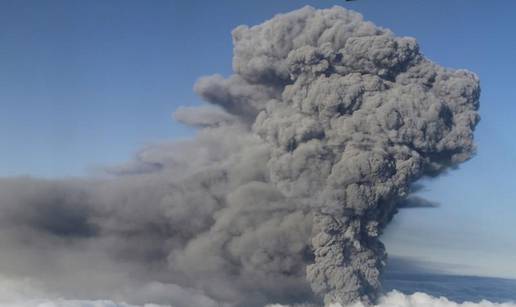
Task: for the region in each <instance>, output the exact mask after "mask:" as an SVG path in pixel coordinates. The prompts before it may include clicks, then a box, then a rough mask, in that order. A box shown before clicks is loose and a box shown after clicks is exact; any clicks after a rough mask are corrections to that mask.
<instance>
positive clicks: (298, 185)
mask: <svg viewBox="0 0 516 307" xmlns="http://www.w3.org/2000/svg"><path fill="white" fill-rule="evenodd" d="M233 41H234V57H233V68H234V74H233V75H231V76H229V77H227V78H225V77H222V76H220V75H214V76H208V77H204V78H201V79H200V80H199V81H198V83H197V84H196V85H195V90H196V92H197V93H199V95H200V96H201V97H203V98H204V99H205V100H206V101H208V102H209V103H211V105H210V106H203V107H199V108H181V109H180V110H178V112H177V113H176V118H177V119H178V120H179V121H182V122H184V123H185V124H188V125H192V126H195V127H199V128H200V131H199V134H198V136H197V137H196V138H195V139H193V140H189V141H182V142H177V143H167V144H160V145H154V146H150V147H147V148H144V149H143V150H142V151H141V152H140V153H139V154H138V155H137V157H136V158H135V159H134V161H130V162H128V163H126V164H124V165H119V166H116V167H111V168H109V170H108V171H109V172H110V173H111V174H112V175H113V178H112V179H108V180H77V181H73V182H62V181H52V182H48V181H44V182H41V181H38V180H35V179H27V178H25V179H24V178H21V179H16V180H13V179H6V180H4V181H3V182H1V183H0V197H1V198H0V199H2V204H1V208H0V210H1V212H0V213H1V216H3V217H6V216H7V217H9V218H4V219H1V220H0V222H1V223H0V227H3V228H7V227H8V228H9V232H4V233H3V234H1V235H0V247H1V248H0V267H1V266H2V261H4V264H5V261H7V260H6V259H13V258H15V257H16V256H17V252H16V251H18V250H22V251H27V250H29V251H30V250H31V248H32V249H36V248H37V246H45V247H48V246H50V247H52V248H49V249H48V250H47V252H46V253H44V254H42V255H40V256H39V257H38V259H37V261H36V260H34V259H32V258H31V256H25V257H24V258H27V259H26V260H25V262H26V263H30V264H33V265H34V266H37V265H38V264H41V263H45V261H51V259H55V257H56V255H57V256H59V257H64V258H66V259H67V261H68V262H67V263H66V265H63V266H60V265H59V263H58V264H55V263H54V265H55V266H56V268H55V270H54V272H53V273H54V275H53V279H52V280H53V283H55V285H54V287H53V290H54V291H57V290H56V289H61V291H62V289H64V288H67V287H69V284H70V283H67V282H66V281H67V280H69V278H71V277H70V276H69V275H73V274H71V273H69V272H68V271H67V268H70V267H71V263H72V264H73V263H76V266H77V268H78V269H77V270H80V269H81V268H82V269H84V267H87V266H84V265H80V263H81V261H83V260H81V259H82V257H73V256H70V255H75V254H74V253H77V251H78V250H80V251H81V255H83V254H85V253H86V254H88V253H91V254H92V255H94V257H96V258H95V259H107V260H103V261H105V262H106V263H107V264H106V265H107V267H109V268H110V270H111V271H113V273H112V274H111V275H109V278H108V277H104V278H102V282H104V283H106V284H105V285H103V286H102V287H99V286H98V283H94V282H91V284H90V285H84V284H82V285H81V291H82V292H81V293H85V294H84V295H93V293H95V295H103V293H104V294H105V296H104V297H105V298H109V295H111V294H112V293H126V294H119V296H118V297H121V298H123V299H124V300H125V301H127V302H136V303H138V299H134V297H131V293H134V291H133V292H132V291H129V290H127V288H128V287H129V288H130V287H135V288H138V287H140V286H139V285H142V284H145V283H149V282H159V283H163V284H170V285H174V287H183V288H184V289H187V290H185V291H189V293H190V292H192V291H193V292H195V293H198V294H202V295H205V296H207V297H209V298H210V300H211V299H213V300H215V301H217V302H221V303H225V304H227V305H228V306H263V305H264V304H267V303H273V302H279V303H286V304H292V303H303V302H313V303H317V302H318V300H319V299H318V298H323V299H324V302H325V303H326V304H334V303H335V304H341V305H347V304H349V303H353V302H356V301H361V302H363V303H373V302H374V301H375V300H376V299H377V297H378V294H379V291H380V287H381V285H380V281H379V280H380V279H379V278H380V275H381V272H382V268H383V267H384V266H385V261H386V252H385V248H384V246H383V244H382V243H381V242H380V241H379V239H378V237H379V235H380V234H381V232H382V229H383V228H384V227H385V226H386V224H387V223H388V222H389V220H390V219H391V218H392V216H393V215H394V213H395V211H396V207H397V204H399V203H400V202H402V201H403V199H405V198H406V197H407V195H408V193H409V190H410V185H411V184H412V183H413V182H414V181H416V180H417V179H419V178H421V177H422V176H436V175H438V174H440V173H441V172H443V171H445V170H446V169H447V168H450V167H453V166H456V165H458V164H459V163H461V162H463V161H465V160H467V159H469V158H470V157H471V155H472V154H473V152H474V144H473V129H474V127H475V125H476V124H477V122H478V120H479V116H478V114H477V109H478V104H479V95H480V89H479V81H478V78H477V77H476V76H475V75H474V74H473V73H470V72H468V71H465V70H450V69H445V68H442V67H440V66H438V65H436V64H435V63H432V62H431V61H430V60H428V59H426V58H425V57H424V56H422V55H421V53H420V51H419V47H418V45H417V43H416V41H415V40H414V39H413V38H407V37H396V36H394V35H393V34H392V33H391V32H390V31H389V30H386V29H382V28H379V27H376V26H375V25H374V24H372V23H370V22H366V21H363V20H362V17H361V15H359V14H357V13H355V12H351V11H347V10H345V9H343V8H340V7H334V8H331V9H325V10H316V9H313V8H311V7H305V8H302V9H300V10H297V11H294V12H291V13H288V14H284V15H277V16H276V17H274V18H273V19H271V20H269V21H266V22H265V23H263V24H261V25H258V26H254V27H248V26H240V27H237V28H236V29H235V30H234V31H233ZM2 186H3V188H2ZM56 212H57V213H58V215H57V217H61V219H58V218H56ZM4 213H5V214H4ZM67 217H69V218H71V219H73V221H75V222H73V223H67V222H63V221H62V219H66V218H67ZM72 224H73V225H79V226H80V227H79V228H77V227H72V226H73V225H72ZM27 237H30V238H31V240H32V241H31V240H28V241H27V240H24V239H26V238H27ZM35 241H37V244H36V243H34V242H35ZM6 242H8V243H6ZM22 242H23V243H22ZM27 242H28V243H27ZM6 249H7V250H6ZM1 250H3V253H4V256H2V251H1ZM11 250H13V251H12V252H11ZM6 255H7V256H6ZM9 257H11V258H9ZM45 257H46V258H45ZM24 258H21V259H24ZM47 258H48V259H47ZM21 259H20V258H18V260H17V263H19V262H22V260H21ZM88 259H91V257H90V258H88ZM120 259H124V261H123V262H119V260H120ZM26 263H25V265H26ZM36 263H37V264H36ZM99 263H102V261H101V260H99V262H95V264H96V265H97V266H98V267H99V271H100V272H103V274H107V273H106V272H105V270H102V265H100V264H99ZM120 263H123V266H122V264H120ZM108 264H109V265H108ZM20 267H21V265H20ZM9 270H10V271H12V272H11V273H12V274H19V275H23V274H22V273H23V272H25V271H24V270H23V269H21V268H20V269H16V267H15V266H10V267H9ZM84 270H86V269H84ZM117 270H118V271H117ZM36 271H38V272H40V271H41V273H40V274H39V275H38V277H39V278H42V279H44V278H45V277H48V276H47V275H45V271H44V270H36ZM56 272H61V273H62V275H63V276H65V277H63V278H62V279H59V278H57V277H56ZM120 272H124V274H120ZM120 276H123V277H120ZM128 280H129V281H128ZM63 285H67V286H66V287H64V286H63ZM121 285H123V287H125V288H124V289H126V290H125V292H120V291H119V292H117V291H118V290H117V289H118V288H117V287H121ZM67 289H68V288H67ZM102 289H105V290H104V291H105V292H102ZM69 291H70V293H76V292H77V291H76V289H75V290H74V289H71V290H69ZM74 291H75V292H74ZM127 293H129V294H127ZM312 293H313V294H312ZM106 295H108V296H106ZM160 297H162V298H163V299H162V300H161V301H159V300H154V301H152V300H151V299H152V298H149V296H147V297H146V298H145V300H146V302H154V303H167V302H166V298H164V297H166V295H164V294H160ZM183 302H186V301H183ZM177 304H179V305H178V306H183V305H181V304H183V303H176V305H177ZM187 305H188V303H184V306H187Z"/></svg>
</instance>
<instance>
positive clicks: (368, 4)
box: [0, 0, 516, 277]
mask: <svg viewBox="0 0 516 307" xmlns="http://www.w3.org/2000/svg"><path fill="white" fill-rule="evenodd" d="M306 4H309V5H312V6H315V7H321V8H322V7H329V6H332V5H335V4H339V5H343V6H345V7H348V8H351V9H354V10H356V11H359V12H361V13H362V14H363V15H364V16H365V18H366V19H368V20H372V21H373V22H375V23H376V24H377V25H380V26H384V27H387V28H390V29H392V30H393V31H394V32H395V33H396V34H398V35H408V36H414V37H416V38H417V40H418V42H419V43H420V46H421V49H422V50H423V52H424V53H425V54H426V55H427V56H428V57H429V58H431V59H432V60H434V61H435V62H438V63H439V64H442V65H444V66H451V67H457V68H467V69H469V70H472V71H474V72H476V73H477V74H479V76H480V78H481V84H482V97H481V104H482V106H481V115H482V121H481V123H480V125H479V127H478V130H477V134H476V137H477V143H478V146H479V148H478V155H477V156H476V157H475V158H474V159H473V160H471V161H470V162H468V163H466V164H464V165H463V166H462V167H461V168H460V169H459V170H457V171H453V172H451V173H450V174H449V175H446V176H443V177H440V178H438V179H436V180H435V179H434V180H431V181H426V182H425V186H426V190H425V191H424V192H422V193H421V194H422V195H423V196H425V197H427V198H428V199H431V200H434V201H438V202H440V203H441V206H440V207H439V208H437V209H411V210H409V209H407V210H404V211H403V212H401V213H400V214H399V215H398V216H397V218H396V219H395V221H394V223H393V225H392V226H391V227H390V228H389V230H388V232H387V234H386V238H385V239H386V242H387V246H388V249H389V251H390V252H391V253H392V254H398V255H404V256H411V257H414V258H417V259H422V260H426V261H431V262H436V263H446V264H449V266H447V267H450V268H453V270H454V271H456V272H458V273H468V274H480V275H496V276H507V277H516V235H515V233H516V206H515V205H516V180H515V179H516V138H515V137H514V136H513V134H514V133H515V132H516V104H515V103H514V101H515V99H516V60H515V59H514V58H515V55H516V35H515V33H514V31H515V29H516V18H515V12H516V1H503V0H499V1H492V0H489V1H488V0H483V1H480V0H432V1H428V0H403V1H402V0H381V1H380V0H358V1H355V2H345V1H329V0H327V1H294V0H269V1H254V2H250V1H237V0H235V1H191V0H190V1H186V0H185V1H159V0H153V1H144V0H140V1H130V0H120V1H113V0H96V1H79V0H66V1H65V0H62V1H55V0H46V1H40V0H33V1H28V0H1V1H0V152H1V155H2V156H1V159H0V176H12V175H20V174H30V175H34V176H44V177H59V176H75V175H84V174H87V173H88V170H90V169H91V168H92V167H95V166H98V165H109V164H112V163H118V162H122V161H125V160H127V159H129V158H130V157H131V155H132V154H133V153H134V152H135V151H136V150H137V149H138V148H139V147H140V146H141V145H144V144H146V143H149V142H156V141H159V140H163V139H177V138H181V137H188V136H190V135H192V133H193V132H192V131H191V130H189V129H187V128H185V127H182V126H181V125H179V124H178V123H175V122H173V120H172V119H171V116H170V114H171V113H172V112H173V111H174V110H175V109H176V108H177V107H178V106H180V105H195V104H199V103H200V100H199V98H197V97H196V96H195V95H194V93H193V91H192V85H193V83H194V82H195V80H196V79H197V78H198V77H200V76H202V75H205V74H212V73H221V74H223V75H227V74H229V73H230V72H231V52H232V45H231V36H230V31H231V29H233V28H234V27H235V26H237V25H239V24H250V25H252V24H257V23H260V22H262V21H263V20H265V19H268V18H270V17H272V16H273V15H274V14H276V13H281V12H287V11H290V10H292V9H296V8H299V7H301V6H303V5H306Z"/></svg>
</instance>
